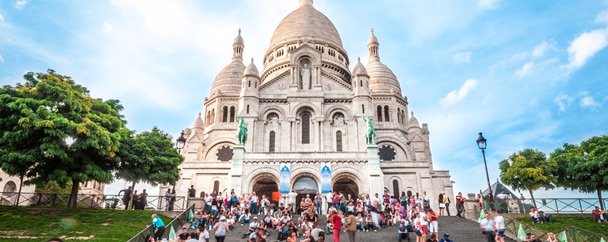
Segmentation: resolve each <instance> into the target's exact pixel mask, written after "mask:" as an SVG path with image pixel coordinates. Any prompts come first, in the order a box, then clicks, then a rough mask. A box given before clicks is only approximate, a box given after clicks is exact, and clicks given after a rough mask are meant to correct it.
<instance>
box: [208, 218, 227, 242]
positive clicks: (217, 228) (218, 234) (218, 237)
mask: <svg viewBox="0 0 608 242" xmlns="http://www.w3.org/2000/svg"><path fill="white" fill-rule="evenodd" d="M227 230H228V225H227V224H226V217H224V216H221V217H220V221H219V222H218V223H216V224H215V225H214V226H213V229H212V230H211V232H212V233H213V235H214V236H215V241H217V242H224V240H225V239H226V231H227Z"/></svg>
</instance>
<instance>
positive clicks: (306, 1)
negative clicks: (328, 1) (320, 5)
mask: <svg viewBox="0 0 608 242" xmlns="http://www.w3.org/2000/svg"><path fill="white" fill-rule="evenodd" d="M304 5H312V0H300V6H304Z"/></svg>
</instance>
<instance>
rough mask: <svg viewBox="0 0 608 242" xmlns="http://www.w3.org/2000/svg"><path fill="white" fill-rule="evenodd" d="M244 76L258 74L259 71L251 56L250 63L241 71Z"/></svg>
mask: <svg viewBox="0 0 608 242" xmlns="http://www.w3.org/2000/svg"><path fill="white" fill-rule="evenodd" d="M243 75H245V76H257V77H259V76H260V72H258V68H257V67H256V66H255V63H253V58H251V63H249V65H247V67H245V72H244V73H243Z"/></svg>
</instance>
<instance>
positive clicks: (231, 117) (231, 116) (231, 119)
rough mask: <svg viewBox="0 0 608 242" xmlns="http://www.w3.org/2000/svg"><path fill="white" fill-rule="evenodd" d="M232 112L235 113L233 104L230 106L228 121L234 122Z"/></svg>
mask: <svg viewBox="0 0 608 242" xmlns="http://www.w3.org/2000/svg"><path fill="white" fill-rule="evenodd" d="M234 113H235V108H234V106H232V107H230V122H231V123H232V122H234Z"/></svg>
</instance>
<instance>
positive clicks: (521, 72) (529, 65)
mask: <svg viewBox="0 0 608 242" xmlns="http://www.w3.org/2000/svg"><path fill="white" fill-rule="evenodd" d="M533 67H534V62H528V63H526V64H524V65H523V66H522V67H521V68H519V69H518V70H517V71H515V74H516V75H517V76H519V77H524V76H527V75H528V74H529V73H530V71H531V70H532V68H533Z"/></svg>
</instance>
